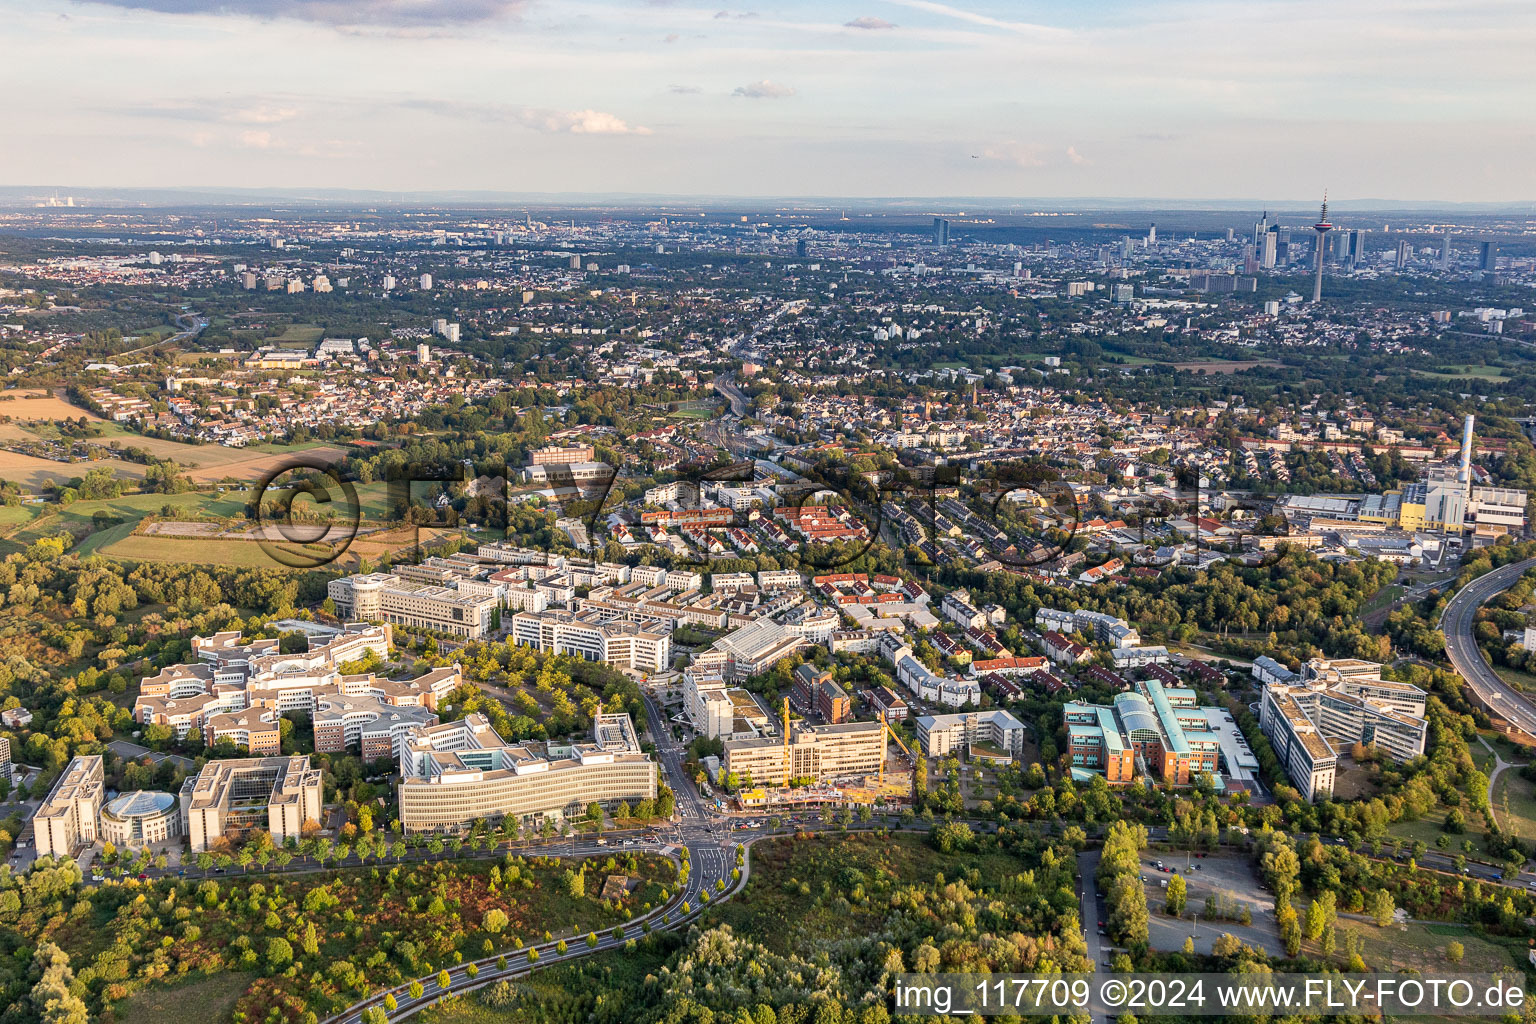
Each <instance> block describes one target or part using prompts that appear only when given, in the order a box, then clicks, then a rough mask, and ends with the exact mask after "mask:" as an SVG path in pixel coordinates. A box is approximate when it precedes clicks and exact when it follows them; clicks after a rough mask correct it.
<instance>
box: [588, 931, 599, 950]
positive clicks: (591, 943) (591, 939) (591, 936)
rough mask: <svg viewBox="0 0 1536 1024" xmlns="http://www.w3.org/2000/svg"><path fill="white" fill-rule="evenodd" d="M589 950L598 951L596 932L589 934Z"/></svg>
mask: <svg viewBox="0 0 1536 1024" xmlns="http://www.w3.org/2000/svg"><path fill="white" fill-rule="evenodd" d="M587 948H588V949H596V948H597V933H596V932H587Z"/></svg>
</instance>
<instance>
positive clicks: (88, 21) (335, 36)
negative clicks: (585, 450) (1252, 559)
mask: <svg viewBox="0 0 1536 1024" xmlns="http://www.w3.org/2000/svg"><path fill="white" fill-rule="evenodd" d="M7 6H8V7H9V8H10V10H9V11H8V12H7V15H8V19H9V21H10V23H11V24H12V25H13V27H14V29H15V31H13V32H12V33H10V34H8V38H7V41H6V42H5V43H0V53H3V54H4V56H5V58H6V59H5V62H4V63H5V66H6V68H7V72H6V73H5V79H6V80H7V84H9V85H10V86H11V87H12V90H13V91H14V92H17V93H21V92H22V91H23V90H24V89H25V88H26V83H27V82H31V81H38V80H43V79H44V78H45V77H47V76H49V75H50V73H51V72H52V71H53V69H54V68H56V67H58V66H60V65H61V64H68V66H70V67H71V68H72V72H71V74H70V76H69V77H68V79H67V80H65V81H64V82H63V83H62V84H60V85H57V86H55V87H54V89H53V96H52V99H51V101H50V103H49V104H48V105H47V106H46V107H43V106H38V107H35V108H28V109H27V110H24V111H22V112H20V113H19V114H18V115H17V117H16V120H15V124H14V126H13V135H12V141H13V144H12V145H11V146H8V147H7V150H6V153H5V154H4V156H0V183H3V184H5V185H11V186H17V185H37V186H42V185H51V184H57V185H60V186H70V185H73V186H78V187H90V186H99V187H149V186H168V185H177V186H228V187H240V188H304V187H317V188H318V187H328V186H340V185H347V186H349V187H356V188H362V189H377V190H399V191H405V192H414V191H420V190H431V189H464V190H491V191H498V192H509V193H517V192H551V193H611V192H629V193H652V194H669V195H685V194H689V193H706V194H710V195H743V196H753V195H816V196H835V195H848V196H869V197H879V196H957V197H959V196H994V197H1009V196H1032V197H1043V198H1065V197H1085V196H1115V197H1154V196H1155V197H1167V198H1170V199H1178V198H1193V197H1201V196H1211V195H1217V196H1228V195H1245V196H1246V195H1255V196H1258V195H1279V196H1293V197H1297V198H1300V197H1302V196H1305V195H1308V194H1315V192H1314V189H1315V186H1314V185H1313V182H1315V181H1317V180H1318V179H1319V178H1326V179H1327V181H1328V182H1329V183H1331V184H1333V187H1334V192H1335V194H1336V195H1337V196H1339V197H1340V198H1339V199H1336V200H1335V202H1336V204H1340V205H1342V204H1347V203H1348V202H1349V201H1350V199H1351V198H1357V199H1358V198H1361V197H1371V198H1379V199H1382V200H1387V201H1401V200H1423V201H1425V202H1433V201H1483V202H1490V201H1491V202H1501V201H1507V202H1518V201H1520V200H1522V199H1525V198H1528V197H1527V195H1526V194H1525V193H1526V192H1527V190H1528V187H1529V186H1528V180H1527V178H1528V176H1526V175H1524V174H1522V173H1521V171H1520V167H1521V166H1522V164H1528V162H1529V160H1530V158H1531V157H1536V137H1533V136H1531V135H1530V133H1528V132H1527V133H1521V132H1515V131H1510V130H1509V128H1508V126H1509V125H1510V124H1512V123H1518V118H1519V117H1520V114H1521V111H1522V107H1523V106H1524V104H1523V103H1522V100H1523V99H1524V98H1525V97H1526V96H1527V94H1528V89H1526V88H1522V87H1523V86H1524V82H1523V81H1522V78H1521V73H1520V72H1519V71H1518V68H1519V67H1520V66H1522V61H1521V60H1520V59H1519V57H1520V55H1521V54H1522V53H1524V52H1526V51H1528V50H1529V48H1530V45H1531V43H1532V42H1533V39H1536V14H1533V13H1532V12H1529V11H1527V10H1524V9H1522V8H1519V7H1517V6H1515V5H1512V4H1508V3H1503V2H1498V0H1485V2H1481V3H1477V4H1473V5H1470V6H1467V5H1458V6H1455V7H1452V6H1450V5H1447V4H1435V3H1425V4H1418V5H1415V6H1413V7H1411V8H1406V9H1405V8H1402V7H1400V6H1398V5H1393V6H1391V7H1387V6H1386V5H1382V4H1369V5H1364V6H1358V5H1357V6H1352V7H1350V8H1348V9H1340V8H1337V7H1335V6H1329V5H1324V4H1317V3H1285V4H1280V3H1265V4H1257V5H1247V6H1244V7H1242V8H1218V7H1214V6H1211V5H1203V4H1188V3H1183V4H1181V3H1160V4H1155V5H1138V6H1131V5H1118V4H1117V5H1111V6H1110V7H1108V8H1105V7H1099V8H1096V9H1095V11H1093V12H1091V14H1084V13H1081V12H1077V11H1074V10H1071V9H1065V8H1061V7H1059V6H1057V5H1046V4H1023V5H1018V4H1016V5H1003V4H995V3H994V4H983V3H970V4H965V5H949V4H943V3H934V2H927V0H899V2H897V0H859V2H857V3H838V4H833V5H811V4H804V3H781V4H775V5H772V6H764V7H761V8H759V9H743V10H729V9H728V10H720V9H717V8H711V7H698V6H692V5H688V4H684V3H650V4H612V3H581V4H565V5H561V6H559V7H558V8H556V7H554V6H553V5H550V4H546V3H537V2H498V0H473V2H465V3H455V4H447V5H441V4H440V5H434V6H433V7H432V9H431V10H430V11H426V10H423V5H420V4H411V3H403V2H402V3H396V2H391V3H386V4H382V5H379V4H373V5H363V4H359V3H353V2H348V0H330V2H324V3H316V2H305V0H288V2H285V3H280V4H276V5H261V8H262V10H265V11H269V12H276V13H274V14H271V15H270V16H256V15H254V14H252V13H250V12H252V11H255V10H256V9H257V7H258V5H255V4H250V3H223V4H205V3H201V2H198V0H112V2H90V3H81V2H69V3H58V2H47V3H43V4H38V5H28V6H26V7H23V6H22V5H20V4H16V3H13V2H8V3H7ZM1388 14H1390V17H1388ZM1244 41H1250V42H1249V44H1248V45H1244ZM1501 54H1502V55H1503V56H1504V57H1506V58H1507V59H1501ZM214 82H216V83H217V88H216V89H214V90H210V89H209V88H208V84H209V83H214ZM1426 140H1427V141H1426ZM1490 145H1497V146H1498V148H1499V149H1500V150H1501V152H1503V153H1504V154H1505V159H1501V160H1498V161H1484V160H1477V159H1471V158H1469V157H1468V155H1467V154H1469V153H1473V152H1477V151H1481V150H1483V149H1485V148H1486V147H1488V146H1490ZM1318 153H1322V154H1323V157H1322V159H1321V160H1319V159H1318V157H1317V154H1318ZM108 156H110V159H104V157H108Z"/></svg>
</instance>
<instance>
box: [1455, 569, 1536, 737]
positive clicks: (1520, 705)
mask: <svg viewBox="0 0 1536 1024" xmlns="http://www.w3.org/2000/svg"><path fill="white" fill-rule="evenodd" d="M1533 566H1536V558H1527V559H1526V560H1525V561H1523V562H1511V563H1510V564H1509V565H1505V566H1501V567H1500V568H1498V569H1495V570H1493V571H1492V572H1490V573H1486V574H1484V575H1482V576H1479V577H1478V578H1477V579H1475V580H1473V581H1472V582H1471V583H1469V584H1467V585H1466V586H1465V587H1463V588H1462V589H1461V590H1459V591H1457V593H1456V595H1455V596H1454V597H1452V598H1451V600H1450V601H1449V603H1447V604H1446V606H1445V612H1444V614H1442V615H1441V616H1440V629H1441V630H1442V631H1443V632H1444V633H1445V652H1446V654H1447V655H1449V656H1450V659H1451V664H1452V665H1454V666H1455V667H1456V671H1457V672H1458V673H1460V674H1461V677H1462V678H1463V679H1465V680H1466V681H1467V685H1468V686H1470V687H1472V690H1473V692H1475V693H1476V694H1477V695H1478V697H1480V698H1481V699H1482V700H1483V701H1485V702H1486V703H1487V704H1488V706H1489V707H1491V708H1493V709H1494V710H1495V711H1496V712H1497V713H1498V715H1499V716H1500V717H1502V718H1503V719H1504V720H1505V721H1507V722H1509V724H1511V725H1513V726H1514V727H1515V728H1516V729H1519V730H1520V731H1521V732H1523V733H1526V734H1527V735H1529V736H1536V704H1533V703H1532V702H1531V701H1530V699H1529V698H1527V697H1526V696H1525V695H1524V694H1522V693H1520V692H1519V691H1518V690H1516V689H1515V688H1514V687H1512V686H1510V685H1509V684H1508V683H1506V682H1505V681H1504V680H1502V679H1500V678H1499V676H1498V673H1496V672H1494V670H1493V669H1492V668H1491V667H1490V666H1489V664H1488V662H1487V661H1485V660H1484V659H1483V652H1482V651H1480V650H1478V648H1477V641H1476V639H1475V638H1474V637H1473V635H1472V621H1473V618H1474V617H1475V616H1476V615H1477V610H1478V609H1479V608H1481V607H1482V606H1483V605H1484V604H1485V603H1487V602H1488V601H1489V600H1490V599H1491V598H1493V597H1495V596H1496V595H1498V594H1502V593H1503V592H1504V591H1506V590H1508V589H1509V588H1510V587H1512V586H1514V585H1515V583H1516V582H1517V581H1518V580H1519V579H1520V577H1521V576H1523V575H1525V571H1526V570H1527V569H1530V568H1532V567H1533Z"/></svg>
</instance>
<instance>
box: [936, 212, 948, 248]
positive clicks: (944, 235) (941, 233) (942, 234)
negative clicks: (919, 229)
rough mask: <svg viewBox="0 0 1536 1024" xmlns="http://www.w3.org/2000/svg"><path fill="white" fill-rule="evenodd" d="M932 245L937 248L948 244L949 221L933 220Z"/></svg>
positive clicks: (938, 218) (939, 218)
mask: <svg viewBox="0 0 1536 1024" xmlns="http://www.w3.org/2000/svg"><path fill="white" fill-rule="evenodd" d="M933 244H934V245H937V246H946V245H948V244H949V221H948V220H946V219H945V218H943V217H935V218H933Z"/></svg>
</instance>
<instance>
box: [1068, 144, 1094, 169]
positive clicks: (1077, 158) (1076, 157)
mask: <svg viewBox="0 0 1536 1024" xmlns="http://www.w3.org/2000/svg"><path fill="white" fill-rule="evenodd" d="M1067 159H1068V160H1070V161H1072V162H1073V163H1074V164H1077V165H1078V166H1079V167H1084V166H1086V165H1088V164H1091V163H1093V161H1092V160H1089V159H1088V158H1087V157H1085V156H1083V155H1082V154H1081V153H1079V152H1078V151H1077V147H1076V146H1068V147H1067Z"/></svg>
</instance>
